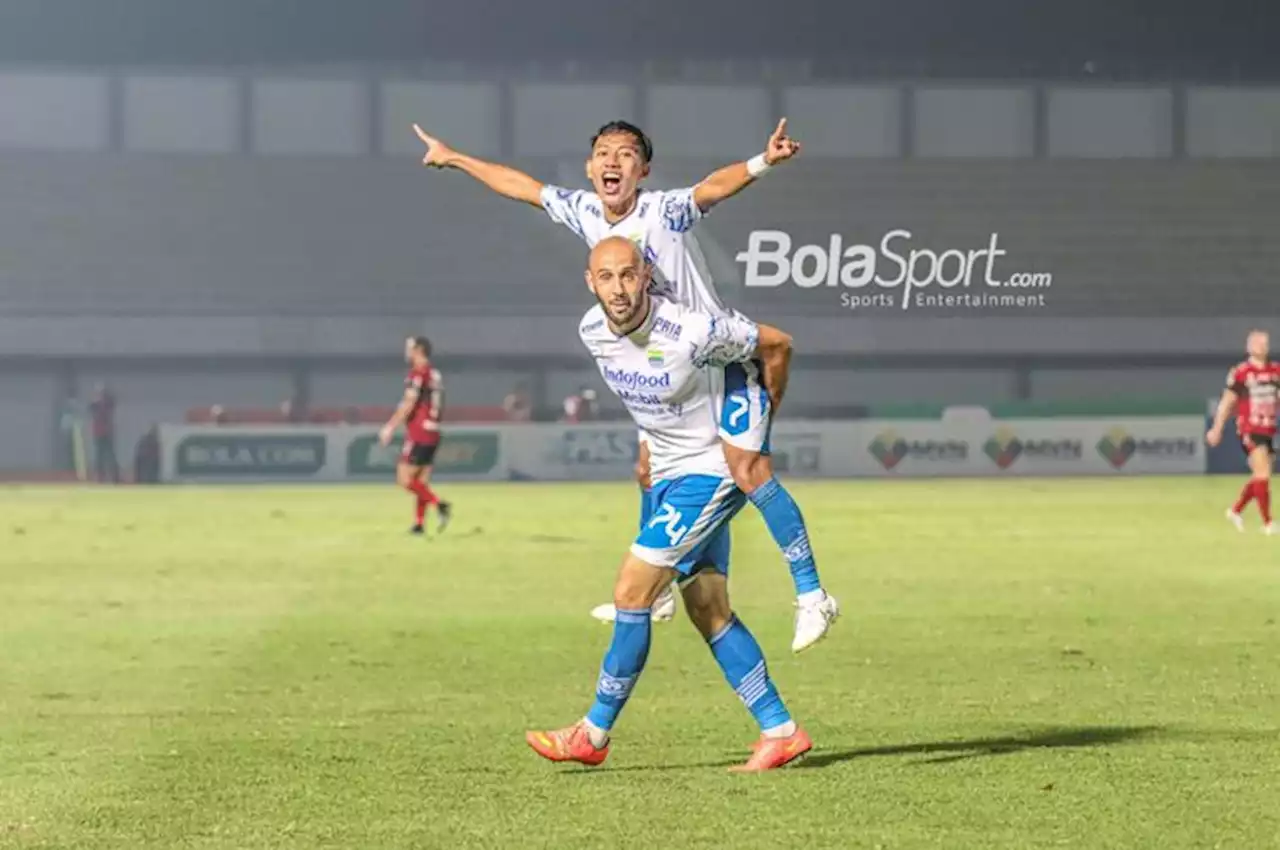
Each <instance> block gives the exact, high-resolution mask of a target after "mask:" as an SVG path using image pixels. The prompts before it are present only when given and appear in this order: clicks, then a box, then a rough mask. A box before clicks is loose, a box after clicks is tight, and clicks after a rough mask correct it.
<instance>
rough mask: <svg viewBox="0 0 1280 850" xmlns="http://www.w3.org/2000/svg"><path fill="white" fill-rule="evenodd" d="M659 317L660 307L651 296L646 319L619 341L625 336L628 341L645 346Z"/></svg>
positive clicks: (620, 337) (611, 330) (619, 337)
mask: <svg viewBox="0 0 1280 850" xmlns="http://www.w3.org/2000/svg"><path fill="white" fill-rule="evenodd" d="M657 317H658V305H657V303H656V302H655V301H654V299H653V296H652V295H650V296H649V312H648V313H646V314H645V317H644V319H643V320H641V322H640V324H638V325H636V326H635V327H634V328H632V329H631V330H630V331H629V332H627V333H625V334H623V335H622V336H618V339H622V337H624V336H625V337H626V338H627V339H629V340H631V341H632V342H634V343H636V344H638V345H643V344H644V343H645V341H647V340H648V339H649V331H651V330H653V320H654V319H656V318H657ZM609 331H610V333H612V332H613V329H612V328H610V329H609ZM615 336H616V335H615Z"/></svg>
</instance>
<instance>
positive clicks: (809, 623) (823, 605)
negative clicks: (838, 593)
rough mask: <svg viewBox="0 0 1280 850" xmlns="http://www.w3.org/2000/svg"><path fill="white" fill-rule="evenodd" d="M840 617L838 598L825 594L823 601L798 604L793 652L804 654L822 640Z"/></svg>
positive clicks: (792, 645)
mask: <svg viewBox="0 0 1280 850" xmlns="http://www.w3.org/2000/svg"><path fill="white" fill-rule="evenodd" d="M839 616H840V605H839V604H838V603H837V602H836V598H835V597H834V596H829V595H827V594H826V593H825V592H824V593H823V595H822V598H821V599H817V600H813V601H810V602H807V603H801V602H796V635H795V638H794V639H793V640H792V641H791V651H792V652H804V651H805V650H806V649H808V648H809V647H811V646H813V645H814V644H815V643H817V642H818V641H820V640H822V639H823V638H824V637H826V636H827V631H828V630H829V629H830V628H831V624H832V623H834V622H835V620H836V618H837V617H839Z"/></svg>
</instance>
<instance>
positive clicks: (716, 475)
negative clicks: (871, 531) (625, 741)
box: [525, 237, 813, 771]
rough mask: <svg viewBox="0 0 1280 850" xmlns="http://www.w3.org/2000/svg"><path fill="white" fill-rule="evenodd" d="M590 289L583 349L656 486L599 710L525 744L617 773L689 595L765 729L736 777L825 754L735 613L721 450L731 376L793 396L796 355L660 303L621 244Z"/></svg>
mask: <svg viewBox="0 0 1280 850" xmlns="http://www.w3.org/2000/svg"><path fill="white" fill-rule="evenodd" d="M587 282H588V285H589V286H590V287H591V288H592V291H593V292H594V293H595V296H596V298H597V299H598V301H599V304H597V305H596V306H595V307H592V308H591V309H590V310H589V311H587V314H586V316H585V317H584V318H583V320H582V323H581V325H580V326H579V335H580V336H581V338H582V341H583V343H584V344H585V345H586V347H587V350H588V351H589V352H591V356H592V358H593V359H594V360H595V362H596V365H597V367H598V368H599V370H600V374H601V375H602V376H603V378H604V380H605V383H606V384H608V386H609V389H610V390H612V391H613V392H614V393H615V394H617V396H618V397H619V398H620V399H621V400H622V402H623V404H624V405H625V406H626V408H627V411H628V412H629V413H630V414H631V417H632V419H634V420H635V423H636V425H637V427H639V428H641V429H642V430H643V431H644V432H645V434H646V435H647V436H648V440H649V457H650V475H651V476H652V479H653V480H652V486H651V487H650V488H649V490H648V496H649V499H648V510H647V515H646V519H645V521H644V523H643V524H642V526H641V528H640V533H639V535H638V536H637V537H636V540H635V542H634V543H633V544H632V546H631V550H630V552H629V553H628V554H627V556H626V557H625V559H624V560H623V563H622V567H621V569H620V570H619V571H618V577H617V581H616V583H615V584H614V605H615V606H616V608H617V615H616V617H615V618H614V624H613V640H612V642H611V643H610V645H609V650H608V652H606V653H605V656H604V661H603V663H602V664H601V668H600V675H599V679H598V680H597V683H596V695H595V700H594V702H593V704H592V706H591V709H590V710H589V711H588V712H587V715H586V717H585V718H583V719H582V720H580V721H579V722H578V723H575V724H574V725H572V726H569V727H566V728H564V729H557V730H552V731H546V732H541V731H538V732H529V733H527V734H526V736H525V739H526V741H527V742H528V744H529V746H531V747H532V748H533V749H534V750H535V751H536V752H537V753H538V754H539V755H541V756H542V757H543V758H546V759H549V760H551V761H575V762H579V763H582V764H588V765H595V764H600V763H601V762H603V761H604V760H605V758H606V757H607V756H608V754H609V735H610V731H611V730H612V728H613V725H614V723H615V721H616V720H617V718H618V715H619V714H620V713H621V711H622V708H623V706H624V705H626V703H627V700H628V698H629V697H630V696H631V693H632V691H633V689H634V688H635V685H636V681H637V680H638V679H639V677H640V674H641V672H642V671H643V670H644V666H645V661H646V659H647V658H648V655H649V643H650V638H651V635H652V624H653V621H652V616H651V608H652V606H653V604H654V602H655V601H656V600H657V598H658V596H659V594H660V593H661V592H662V591H663V589H664V588H667V587H670V586H671V583H672V581H677V582H678V584H679V586H680V589H681V593H682V595H683V597H684V602H685V609H686V611H687V612H688V614H689V619H690V620H691V621H692V622H693V624H694V626H695V627H696V628H697V629H698V631H699V632H700V633H701V634H702V636H703V638H704V639H705V640H706V641H707V644H708V646H709V647H710V649H711V654H712V655H713V656H715V659H716V662H717V663H718V664H719V665H720V669H721V670H722V671H723V672H724V676H725V678H726V679H727V680H728V682H729V685H730V687H732V688H733V689H734V691H735V692H736V693H737V695H738V697H739V698H740V699H741V700H742V702H743V704H744V705H746V707H747V708H748V710H749V711H750V712H751V714H752V716H753V717H754V718H755V720H756V722H757V723H758V725H759V726H760V730H761V736H760V738H759V739H758V740H757V742H756V744H755V748H754V752H753V754H752V756H751V757H750V758H749V759H748V760H747V762H746V763H745V764H743V765H741V766H740V767H738V768H736V769H737V770H742V771H762V770H770V769H772V768H776V767H781V766H783V765H785V764H787V763H789V762H791V761H793V760H795V759H797V758H799V757H800V756H801V755H803V754H804V753H805V752H807V751H808V750H809V749H811V748H812V746H813V745H812V743H811V741H810V739H809V736H808V735H807V734H805V732H804V730H802V729H800V728H799V727H798V726H797V725H796V723H795V721H794V720H792V718H791V715H790V713H789V712H788V711H787V708H786V706H785V705H784V704H783V702H782V698H781V697H780V696H779V695H778V689H777V688H776V687H775V686H774V683H773V680H772V679H771V678H770V676H769V670H768V667H767V666H766V664H765V660H764V654H763V653H762V652H761V650H760V645H759V644H758V643H756V640H755V638H754V637H753V636H752V635H751V632H750V631H748V630H747V627H746V626H745V625H743V623H742V621H741V620H740V619H738V617H737V615H735V614H734V612H733V608H732V606H731V605H730V603H729V590H728V574H729V554H730V539H729V522H730V520H731V519H733V517H734V515H735V514H736V513H737V512H738V511H739V510H740V509H741V508H742V506H743V504H745V503H746V496H745V495H744V494H743V492H742V491H741V490H740V489H739V488H738V487H737V486H736V485H735V484H734V482H733V479H732V478H731V477H730V475H729V468H728V465H727V464H726V462H725V457H724V452H723V451H721V449H720V439H719V422H720V418H719V412H718V410H717V407H718V403H719V398H720V391H721V388H720V387H719V386H718V385H719V384H720V383H721V382H722V381H723V374H724V373H723V371H722V367H724V366H725V365H726V364H729V363H742V362H746V361H748V360H753V359H754V360H759V361H761V362H763V363H764V364H765V367H766V369H769V370H770V371H771V372H772V373H773V374H775V375H777V376H778V377H780V378H782V379H784V381H783V382H784V383H785V378H786V371H787V368H788V366H787V350H788V348H789V347H790V344H791V341H790V339H789V338H788V337H787V336H786V335H785V334H783V333H781V332H780V331H777V330H775V329H773V328H769V327H767V326H765V325H757V324H756V323H754V322H752V321H750V320H748V319H746V318H745V317H743V316H741V315H733V316H714V315H711V314H709V313H706V312H701V311H697V310H693V309H690V308H688V307H686V306H683V305H680V304H677V303H675V302H673V301H669V300H667V299H665V298H663V297H661V296H656V295H650V294H649V292H648V283H649V269H648V266H647V264H646V263H645V261H644V259H643V257H642V256H641V255H640V252H639V250H638V248H637V247H636V246H635V245H634V244H633V243H632V242H630V241H629V240H627V239H625V238H623V237H609V238H606V239H604V240H602V241H600V242H599V243H598V244H597V245H596V246H595V248H594V249H593V250H592V252H591V260H590V267H589V269H588V271H587Z"/></svg>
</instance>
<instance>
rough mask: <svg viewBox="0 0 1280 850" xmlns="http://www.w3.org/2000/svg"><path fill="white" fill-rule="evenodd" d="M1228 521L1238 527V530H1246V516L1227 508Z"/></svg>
mask: <svg viewBox="0 0 1280 850" xmlns="http://www.w3.org/2000/svg"><path fill="white" fill-rule="evenodd" d="M1227 521H1228V522H1230V523H1231V524H1232V525H1234V526H1235V527H1236V531H1244V517H1242V516H1240V514H1238V513H1236V512H1235V511H1233V510H1231V508H1227Z"/></svg>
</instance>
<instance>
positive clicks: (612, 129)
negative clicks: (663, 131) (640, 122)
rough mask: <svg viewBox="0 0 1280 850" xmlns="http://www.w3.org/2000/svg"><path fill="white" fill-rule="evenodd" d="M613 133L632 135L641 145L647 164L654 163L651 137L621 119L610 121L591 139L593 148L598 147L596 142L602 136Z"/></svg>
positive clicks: (641, 151)
mask: <svg viewBox="0 0 1280 850" xmlns="http://www.w3.org/2000/svg"><path fill="white" fill-rule="evenodd" d="M613 133H630V134H631V135H632V136H635V137H636V141H637V142H638V143H639V144H640V153H642V154H644V161H645V162H653V142H651V141H649V137H648V136H646V135H645V134H644V130H641V129H640V128H639V127H637V126H636V125H635V124H632V123H631V122H630V121H623V120H622V119H621V118H619V119H618V120H617V121H610V122H609V123H608V124H605V125H604V126H603V127H601V128H600V129H599V130H596V134H595V135H594V136H592V137H591V147H593V148H594V147H595V146H596V142H598V141H600V137H601V136H608V135H611V134H613Z"/></svg>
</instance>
